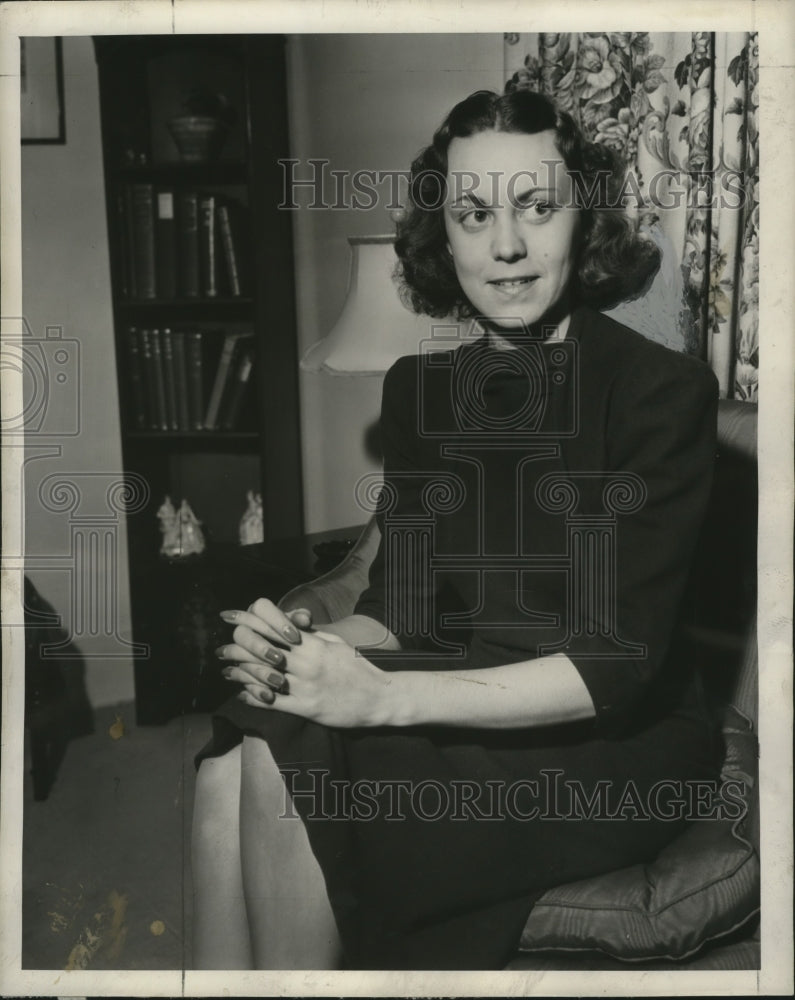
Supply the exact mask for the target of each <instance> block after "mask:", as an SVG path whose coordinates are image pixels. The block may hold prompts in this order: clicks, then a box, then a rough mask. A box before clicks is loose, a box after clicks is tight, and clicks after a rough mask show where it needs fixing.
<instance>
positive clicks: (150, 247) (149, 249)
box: [132, 184, 157, 299]
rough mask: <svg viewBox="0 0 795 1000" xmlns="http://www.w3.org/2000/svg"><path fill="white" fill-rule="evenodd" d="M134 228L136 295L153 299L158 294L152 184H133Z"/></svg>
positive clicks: (140, 297)
mask: <svg viewBox="0 0 795 1000" xmlns="http://www.w3.org/2000/svg"><path fill="white" fill-rule="evenodd" d="M132 187H133V230H134V234H135V235H134V243H135V257H134V261H133V264H134V266H133V270H134V273H135V285H136V295H137V297H138V298H139V299H153V298H155V295H156V294H157V282H156V276H155V204H154V189H153V187H152V185H151V184H133V186H132Z"/></svg>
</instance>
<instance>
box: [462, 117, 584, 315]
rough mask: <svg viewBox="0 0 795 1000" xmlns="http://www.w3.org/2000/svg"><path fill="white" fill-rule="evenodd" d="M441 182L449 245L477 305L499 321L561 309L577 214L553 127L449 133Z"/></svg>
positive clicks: (573, 251) (467, 292) (569, 272)
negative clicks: (458, 135)
mask: <svg viewBox="0 0 795 1000" xmlns="http://www.w3.org/2000/svg"><path fill="white" fill-rule="evenodd" d="M447 183H448V190H447V200H446V203H445V207H444V219H445V227H446V229H447V240H448V246H449V248H450V251H451V253H452V255H453V262H454V264H455V270H456V274H457V275H458V280H459V283H460V285H461V288H462V289H463V291H464V294H465V295H466V297H467V299H469V301H470V302H471V304H472V305H473V306H474V308H475V310H476V311H477V312H478V313H479V314H480V315H481V316H484V317H487V318H488V319H490V320H491V322H492V323H493V324H494V325H496V326H498V327H500V328H503V329H509V328H516V327H521V326H522V325H525V326H530V325H532V324H535V323H538V322H539V321H541V320H544V319H545V318H548V319H550V320H552V319H553V317H554V321H555V322H556V323H557V322H558V321H559V320H560V319H561V318H562V316H561V315H560V312H561V308H560V307H564V308H563V314H564V315H565V312H567V306H566V299H565V296H566V292H567V289H568V287H569V284H570V282H571V278H572V275H573V273H574V267H575V261H576V256H577V242H578V232H579V215H578V212H577V210H576V209H575V208H574V207H572V204H573V201H572V184H571V178H570V177H569V175H568V173H567V172H566V168H565V164H564V162H563V159H562V157H561V155H560V153H559V152H558V150H557V148H556V147H555V133H554V132H552V131H551V130H550V131H546V132H538V133H537V134H536V135H525V134H524V133H514V132H495V131H488V132H478V133H477V134H476V135H473V136H469V137H468V138H465V139H458V138H457V139H453V141H452V142H451V143H450V147H449V149H448V175H447ZM556 306H557V307H558V308H557V309H555V308H554V307H556Z"/></svg>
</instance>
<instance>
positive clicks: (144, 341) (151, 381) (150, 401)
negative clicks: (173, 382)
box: [140, 330, 157, 430]
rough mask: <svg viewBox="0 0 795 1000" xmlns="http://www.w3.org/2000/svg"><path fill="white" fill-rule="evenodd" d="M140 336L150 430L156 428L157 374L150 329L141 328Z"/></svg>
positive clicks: (147, 417)
mask: <svg viewBox="0 0 795 1000" xmlns="http://www.w3.org/2000/svg"><path fill="white" fill-rule="evenodd" d="M140 337H141V357H142V358H143V371H144V372H145V374H146V426H147V427H148V428H149V429H150V430H157V394H156V389H155V385H156V382H157V374H156V371H155V359H154V355H153V354H152V337H151V331H150V330H141V332H140Z"/></svg>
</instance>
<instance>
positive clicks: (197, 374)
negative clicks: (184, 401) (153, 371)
mask: <svg viewBox="0 0 795 1000" xmlns="http://www.w3.org/2000/svg"><path fill="white" fill-rule="evenodd" d="M185 357H186V360H187V372H188V414H189V418H190V429H191V430H193V431H200V430H202V429H203V427H204V384H203V383H204V368H203V365H202V335H201V333H197V332H195V331H193V332H191V333H186V334H185Z"/></svg>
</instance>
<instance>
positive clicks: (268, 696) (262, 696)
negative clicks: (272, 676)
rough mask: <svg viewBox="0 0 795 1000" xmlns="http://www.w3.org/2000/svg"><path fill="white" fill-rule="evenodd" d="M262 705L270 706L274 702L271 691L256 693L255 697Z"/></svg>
mask: <svg viewBox="0 0 795 1000" xmlns="http://www.w3.org/2000/svg"><path fill="white" fill-rule="evenodd" d="M255 697H257V698H259V700H260V701H261V702H262V704H263V705H272V704H273V702H274V695H273V691H264V690H263V691H258V692H257V694H256V696H255Z"/></svg>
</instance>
